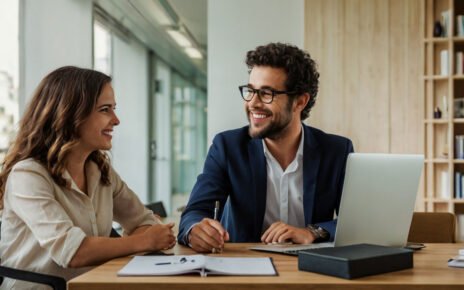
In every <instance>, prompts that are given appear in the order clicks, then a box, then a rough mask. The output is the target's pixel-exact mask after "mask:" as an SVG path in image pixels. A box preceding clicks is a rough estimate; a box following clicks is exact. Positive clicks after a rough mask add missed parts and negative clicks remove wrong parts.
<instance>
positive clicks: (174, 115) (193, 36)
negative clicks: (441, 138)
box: [0, 0, 464, 232]
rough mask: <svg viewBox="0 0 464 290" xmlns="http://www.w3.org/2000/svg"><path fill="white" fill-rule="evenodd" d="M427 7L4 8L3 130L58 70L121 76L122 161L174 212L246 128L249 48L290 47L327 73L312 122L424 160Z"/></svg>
mask: <svg viewBox="0 0 464 290" xmlns="http://www.w3.org/2000/svg"><path fill="white" fill-rule="evenodd" d="M424 2H425V1H422V0H406V1H403V0H292V1H285V0H233V1H231V0H210V1H207V0H191V1H183V0H118V1H111V0H94V1H92V0H79V1H76V0H41V1H34V0H20V1H15V0H2V3H1V4H0V19H2V20H0V26H1V28H0V38H2V43H3V42H4V41H3V39H4V37H10V39H7V40H6V41H5V43H9V44H10V45H7V46H8V47H11V49H10V50H8V51H6V50H2V51H0V53H1V54H2V55H1V56H0V71H2V72H6V71H9V73H8V74H7V73H3V74H0V86H3V91H2V89H1V87H0V96H1V98H2V102H3V103H2V102H0V106H3V109H2V110H1V111H0V120H3V119H4V120H7V121H0V122H3V123H0V126H4V128H3V129H2V130H3V133H4V134H3V135H8V134H10V133H9V132H10V131H14V128H12V126H11V124H10V123H11V122H13V123H14V122H16V121H17V119H18V118H19V116H20V115H21V112H22V110H23V109H24V106H25V104H26V103H27V101H28V99H29V98H30V96H31V95H32V92H33V90H34V88H35V87H36V86H37V84H38V82H39V81H40V79H41V78H42V77H43V76H44V75H45V74H46V73H48V72H49V71H51V70H52V69H54V68H56V67H59V66H62V65H76V66H80V67H88V68H92V67H94V68H96V69H99V70H102V71H104V72H106V73H108V74H110V75H111V76H112V77H113V79H114V80H113V85H114V88H115V93H116V98H117V103H118V105H117V107H118V108H117V113H118V114H119V117H120V119H121V125H120V126H119V127H118V128H116V130H115V134H114V139H113V140H114V143H113V145H114V146H113V147H114V148H113V150H112V153H111V156H112V159H113V164H114V166H115V168H116V169H117V171H118V172H119V173H120V175H121V176H122V177H123V179H124V180H126V182H127V183H128V184H129V186H130V187H132V188H133V189H134V191H135V192H137V194H138V195H139V196H140V198H141V199H142V200H143V201H144V202H150V201H155V200H162V201H163V202H164V204H165V205H166V207H167V210H168V213H169V214H171V215H176V214H178V213H177V212H176V209H177V208H178V207H179V206H181V205H183V204H184V203H185V202H186V200H187V198H188V194H189V190H190V188H191V187H192V186H193V183H194V182H195V179H196V175H197V174H198V173H199V172H200V171H201V168H202V163H203V160H204V157H205V154H206V150H207V148H208V146H209V144H210V141H211V139H212V137H213V136H214V134H216V133H218V132H220V131H222V130H226V129H231V128H236V127H239V126H243V125H246V124H247V120H246V116H245V114H244V110H243V104H242V100H241V98H240V96H239V93H238V89H237V86H238V85H241V84H245V83H247V80H248V72H247V68H246V66H245V64H244V58H245V53H246V51H248V50H250V49H253V48H254V47H256V46H257V45H260V44H265V43H268V42H271V41H280V42H290V43H293V44H295V45H297V46H299V47H304V48H305V49H307V50H308V51H309V52H310V53H311V55H312V56H313V58H315V59H316V61H317V62H318V64H319V70H320V74H321V85H320V92H319V95H318V100H317V103H316V106H315V108H314V109H313V111H312V113H311V116H310V118H309V119H308V120H307V123H308V124H309V125H312V126H315V127H319V128H321V129H323V130H326V131H328V132H332V133H336V134H341V135H344V136H347V137H349V138H351V139H352V140H353V142H354V145H355V150H356V151H359V152H386V153H423V152H424V126H423V118H424V97H423V94H424V93H423V85H422V74H423V65H424V61H423V60H424V53H423V44H422V40H423V30H424V19H423V15H422V11H423V10H422V9H423V7H422V5H423V4H424ZM442 2H443V1H442ZM15 15H16V18H15ZM2 21H3V23H2ZM4 21H10V23H6V24H5V23H4ZM6 25H7V26H6ZM6 27H8V28H7V29H6ZM15 29H16V30H17V33H15ZM172 30H174V31H177V32H180V34H183V36H184V37H186V38H187V40H188V41H189V42H190V43H189V44H185V43H184V45H180V44H179V43H178V42H176V41H175V40H174V39H173V38H171V34H170V31H172ZM11 35H13V37H12V36H11ZM11 37H12V38H11ZM2 46H3V44H2ZM185 47H189V48H193V49H196V50H197V54H196V55H195V54H193V56H192V55H191V56H189V55H188V54H187V53H186V48H185ZM198 53H199V54H200V58H199V56H198ZM14 61H16V66H15V64H12V62H14ZM6 75H8V76H6ZM1 118H3V119H1ZM2 124H3V125H2ZM8 124H10V125H8ZM6 127H8V128H9V129H8V128H7V129H5V128H6ZM13 127H14V126H13ZM10 135H11V134H10ZM8 136H9V135H8ZM1 138H3V139H0V145H1V146H3V147H5V144H6V141H5V140H6V138H5V137H1ZM3 150H4V149H3ZM423 187H424V185H423V182H422V185H421V188H420V189H419V194H418V203H417V209H418V210H424V209H425V206H424V202H422V201H421V199H422V198H423V194H421V193H420V192H423V190H424V189H423ZM461 219H462V218H461ZM462 224H464V222H461V225H462ZM461 229H462V226H461ZM461 232H464V231H463V230H461Z"/></svg>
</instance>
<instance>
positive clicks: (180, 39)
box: [168, 29, 192, 47]
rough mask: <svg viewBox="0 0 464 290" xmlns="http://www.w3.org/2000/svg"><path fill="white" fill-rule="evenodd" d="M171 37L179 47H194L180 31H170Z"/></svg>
mask: <svg viewBox="0 0 464 290" xmlns="http://www.w3.org/2000/svg"><path fill="white" fill-rule="evenodd" d="M168 33H169V35H170V36H171V37H172V39H174V40H175V41H176V42H177V44H178V45H180V46H182V47H190V46H192V42H191V41H190V40H189V39H188V38H187V36H185V35H184V34H183V33H182V32H180V31H179V30H174V29H169V30H168Z"/></svg>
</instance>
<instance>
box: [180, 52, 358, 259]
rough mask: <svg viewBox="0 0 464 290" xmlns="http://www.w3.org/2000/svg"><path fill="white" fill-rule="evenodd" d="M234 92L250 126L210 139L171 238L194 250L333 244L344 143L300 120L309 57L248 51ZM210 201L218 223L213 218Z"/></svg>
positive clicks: (313, 76)
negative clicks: (245, 75)
mask: <svg viewBox="0 0 464 290" xmlns="http://www.w3.org/2000/svg"><path fill="white" fill-rule="evenodd" d="M246 64H247V65H248V68H249V69H250V76H249V82H248V84H245V85H242V86H240V87H239V90H240V94H241V96H242V98H243V100H244V106H245V112H246V114H247V117H248V120H249V126H246V127H243V128H239V129H235V130H230V131H226V132H222V133H220V134H218V135H216V136H215V138H214V140H213V144H212V145H211V147H210V149H209V152H208V156H207V158H206V161H205V166H204V169H203V172H202V173H201V174H200V175H199V176H198V179H197V182H196V184H195V186H194V188H193V190H192V193H191V196H190V200H189V202H188V204H187V207H186V209H185V211H184V213H183V214H182V218H181V222H180V225H179V236H178V241H179V242H180V243H182V244H185V245H189V246H190V247H192V248H193V249H194V250H195V251H198V252H211V251H213V249H215V250H214V251H216V249H217V250H220V249H222V248H223V247H224V242H226V241H231V242H258V241H262V242H265V243H273V242H277V243H282V242H293V243H298V244H307V243H312V242H319V241H326V240H333V238H334V235H335V227H336V221H335V220H334V213H337V212H338V207H339V204H340V198H341V192H342V186H343V180H344V176H345V166H346V159H347V156H348V154H349V153H351V152H353V145H352V143H351V141H350V140H348V139H346V138H344V137H340V136H336V135H331V134H326V133H324V132H322V131H321V130H318V129H315V128H312V127H309V126H306V125H305V124H303V123H302V121H303V120H304V119H306V118H307V117H308V116H309V113H310V110H311V108H312V107H313V106H314V104H315V101H316V95H317V91H318V85H319V81H318V78H319V73H318V72H317V70H316V64H315V62H314V60H312V59H311V57H310V56H309V54H308V53H306V52H304V51H302V50H300V49H298V48H297V47H295V46H292V45H288V44H282V43H270V44H268V45H265V46H259V47H257V48H256V49H255V50H252V51H249V52H248V53H247V57H246ZM216 201H218V202H219V204H220V205H221V206H222V205H224V207H221V209H219V217H220V221H218V220H217V219H216V215H215V214H214V211H215V204H217V203H216Z"/></svg>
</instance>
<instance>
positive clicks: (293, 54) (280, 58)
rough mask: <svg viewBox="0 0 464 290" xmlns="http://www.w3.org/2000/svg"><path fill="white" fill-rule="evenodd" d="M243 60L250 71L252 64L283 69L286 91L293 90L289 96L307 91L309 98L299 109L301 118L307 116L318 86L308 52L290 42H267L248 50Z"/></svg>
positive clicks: (312, 61)
mask: <svg viewBox="0 0 464 290" xmlns="http://www.w3.org/2000/svg"><path fill="white" fill-rule="evenodd" d="M245 62H246V64H247V66H248V68H249V69H250V71H251V69H252V68H253V67H254V66H270V67H273V68H281V69H284V70H285V72H286V73H287V80H286V82H285V86H286V90H287V91H291V92H293V94H292V95H291V97H295V96H300V95H302V94H304V93H309V96H310V99H309V102H308V104H307V105H306V107H305V108H304V109H303V111H301V120H304V119H306V118H308V117H309V112H310V111H311V108H312V107H313V106H314V104H315V103H316V96H317V91H318V88H319V73H318V72H317V65H316V62H315V61H314V60H313V59H312V58H311V56H310V55H309V53H307V52H305V51H303V50H301V49H299V48H298V47H296V46H294V45H291V44H286V43H279V42H277V43H269V44H267V45H263V46H258V47H257V48H256V49H255V50H250V51H248V52H247V56H246V61H245Z"/></svg>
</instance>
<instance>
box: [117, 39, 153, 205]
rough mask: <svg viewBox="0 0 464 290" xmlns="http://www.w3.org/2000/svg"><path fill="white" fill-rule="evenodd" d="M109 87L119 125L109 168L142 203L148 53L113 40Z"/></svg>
mask: <svg viewBox="0 0 464 290" xmlns="http://www.w3.org/2000/svg"><path fill="white" fill-rule="evenodd" d="M113 39H114V40H113V76H114V77H113V88H114V92H115V95H116V114H117V115H118V117H119V120H120V121H121V124H120V125H119V126H117V127H116V128H115V130H114V135H113V136H114V138H113V149H112V159H113V166H114V168H115V169H116V171H117V172H118V173H119V175H120V176H121V177H122V178H123V180H124V181H125V182H126V183H127V185H128V186H129V187H130V188H131V189H132V190H133V191H135V193H136V194H137V195H138V196H139V197H140V199H141V200H142V202H144V203H146V202H147V199H148V176H147V171H148V162H149V156H148V98H147V97H148V53H147V51H146V49H145V48H144V47H143V46H142V45H141V44H139V43H138V42H136V41H131V42H129V43H128V42H124V41H122V40H120V39H119V38H117V37H114V38H113Z"/></svg>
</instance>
